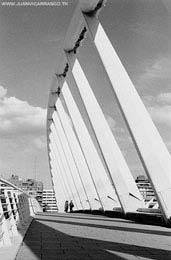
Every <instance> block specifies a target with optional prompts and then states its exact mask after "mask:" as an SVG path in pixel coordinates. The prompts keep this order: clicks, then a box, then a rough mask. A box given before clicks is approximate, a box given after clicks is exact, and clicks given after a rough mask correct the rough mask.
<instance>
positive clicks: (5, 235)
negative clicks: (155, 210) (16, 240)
mask: <svg viewBox="0 0 171 260" xmlns="http://www.w3.org/2000/svg"><path fill="white" fill-rule="evenodd" d="M10 245H11V239H10V234H9V230H8V226H7V222H6V219H5V216H4V212H3V208H2V204H1V199H0V246H10Z"/></svg>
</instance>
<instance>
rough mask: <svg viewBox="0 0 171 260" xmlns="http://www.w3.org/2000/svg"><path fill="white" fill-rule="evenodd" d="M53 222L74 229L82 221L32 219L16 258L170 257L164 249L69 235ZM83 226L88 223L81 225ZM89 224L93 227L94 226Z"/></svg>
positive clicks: (118, 259) (159, 259)
mask: <svg viewBox="0 0 171 260" xmlns="http://www.w3.org/2000/svg"><path fill="white" fill-rule="evenodd" d="M39 221H41V223H40V222H39ZM47 221H48V222H47ZM52 222H53V223H52ZM56 222H58V223H65V224H66V225H68V224H71V225H75V229H76V228H78V226H77V225H80V224H81V225H82V224H83V223H79V224H78V223H75V222H74V223H73V222H68V221H55V220H51V219H49V218H48V219H47V216H45V217H43V216H42V219H41V218H40V219H37V220H36V219H35V220H33V222H32V224H31V226H30V228H29V230H28V232H27V234H26V236H25V239H24V242H23V244H22V246H21V247H20V250H19V251H18V254H17V256H16V260H26V259H27V260H35V259H38V260H39V259H43V260H45V259H46V260H51V259H58V260H67V259H68V260H78V259H79V260H105V259H106V260H126V259H135V258H134V256H139V257H146V258H147V259H153V260H166V259H170V258H171V251H168V250H163V249H156V248H151V247H144V246H136V245H132V244H126V243H116V242H109V241H103V240H100V238H99V239H91V238H84V237H77V236H71V235H68V234H65V233H63V232H61V231H58V230H57V228H56V227H55V224H56ZM45 223H47V225H46V224H45ZM49 225H50V226H49ZM52 225H53V228H52V227H51V226H52ZM84 226H88V225H87V224H84ZM91 226H93V227H96V225H91ZM98 228H100V226H98ZM101 228H106V232H108V230H107V228H108V227H106V226H105V227H104V226H102V227H101ZM73 229H74V227H73ZM125 231H126V230H125ZM131 256H132V258H131Z"/></svg>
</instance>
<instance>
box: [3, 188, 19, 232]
mask: <svg viewBox="0 0 171 260" xmlns="http://www.w3.org/2000/svg"><path fill="white" fill-rule="evenodd" d="M4 194H5V198H6V202H7V209H8V215H9V218H8V220H7V221H9V229H10V230H11V236H17V235H18V230H17V226H16V221H15V219H14V215H13V209H12V206H13V205H12V201H11V200H10V199H11V191H9V190H4Z"/></svg>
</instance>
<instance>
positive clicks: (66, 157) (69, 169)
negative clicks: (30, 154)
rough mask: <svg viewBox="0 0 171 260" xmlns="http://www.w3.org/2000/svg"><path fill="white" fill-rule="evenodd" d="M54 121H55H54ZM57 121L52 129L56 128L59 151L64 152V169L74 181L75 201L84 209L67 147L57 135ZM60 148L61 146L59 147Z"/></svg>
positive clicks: (56, 134)
mask: <svg viewBox="0 0 171 260" xmlns="http://www.w3.org/2000/svg"><path fill="white" fill-rule="evenodd" d="M53 120H54V119H53ZM55 121H56V120H54V121H53V122H54V123H53V126H52V128H53V127H54V129H55V130H54V131H55V132H54V134H55V136H56V137H57V140H58V142H59V144H60V148H59V150H60V149H61V152H62V156H63V158H64V167H66V170H67V171H68V173H69V174H70V178H71V180H72V183H73V187H74V190H75V191H76V193H75V194H74V196H75V200H76V204H77V207H78V208H79V209H83V206H82V202H81V197H80V194H79V192H78V188H77V182H76V179H75V173H74V172H73V169H72V167H71V166H70V164H71V162H70V161H69V158H68V154H67V153H66V151H65V147H64V146H63V142H62V141H61V136H59V134H58V133H57V127H56V123H55ZM58 147H59V146H58Z"/></svg>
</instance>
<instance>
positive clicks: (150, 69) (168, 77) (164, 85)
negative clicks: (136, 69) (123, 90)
mask: <svg viewBox="0 0 171 260" xmlns="http://www.w3.org/2000/svg"><path fill="white" fill-rule="evenodd" d="M170 81H171V57H160V58H158V59H156V60H155V61H151V60H149V61H146V64H144V65H143V73H142V74H141V75H140V76H138V77H137V79H136V85H137V86H138V87H140V88H142V89H147V90H148V91H149V90H151V91H153V93H154V89H158V90H160V91H165V92H166V91H168V92H169V91H170Z"/></svg>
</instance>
